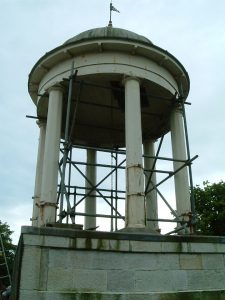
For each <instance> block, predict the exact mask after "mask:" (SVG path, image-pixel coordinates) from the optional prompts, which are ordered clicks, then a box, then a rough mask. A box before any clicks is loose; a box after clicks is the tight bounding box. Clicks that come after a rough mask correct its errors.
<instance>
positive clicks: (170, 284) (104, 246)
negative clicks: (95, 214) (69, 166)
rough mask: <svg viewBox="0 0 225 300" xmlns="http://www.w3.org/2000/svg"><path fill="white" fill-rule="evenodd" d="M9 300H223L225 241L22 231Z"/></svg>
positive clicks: (100, 233) (30, 229) (43, 229)
mask: <svg viewBox="0 0 225 300" xmlns="http://www.w3.org/2000/svg"><path fill="white" fill-rule="evenodd" d="M16 265H17V268H16V272H15V276H14V282H13V287H14V295H13V300H71V299H74V300H88V299H90V300H92V299H94V300H100V299H101V300H128V299H129V300H134V299H137V300H139V299H140V300H148V299H152V300H167V299H168V300H178V299H179V300H180V299H182V300H186V299H190V300H195V299H196V300H200V299H204V300H209V299H213V300H222V299H225V237H202V236H161V235H149V234H146V233H142V234H141V233H140V234H135V233H125V232H120V233H109V232H93V231H92V232H91V231H84V230H74V229H60V228H53V227H52V228H48V227H46V228H37V227H28V226H26V227H22V233H21V239H20V243H19V247H18V251H17V257H16Z"/></svg>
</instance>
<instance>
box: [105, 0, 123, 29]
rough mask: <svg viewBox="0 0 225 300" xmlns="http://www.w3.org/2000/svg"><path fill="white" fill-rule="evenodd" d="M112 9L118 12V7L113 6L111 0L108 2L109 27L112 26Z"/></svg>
mask: <svg viewBox="0 0 225 300" xmlns="http://www.w3.org/2000/svg"><path fill="white" fill-rule="evenodd" d="M112 11H115V12H118V13H119V12H120V11H119V10H118V9H116V8H115V6H113V4H112V0H111V2H110V18H109V25H108V26H109V27H112Z"/></svg>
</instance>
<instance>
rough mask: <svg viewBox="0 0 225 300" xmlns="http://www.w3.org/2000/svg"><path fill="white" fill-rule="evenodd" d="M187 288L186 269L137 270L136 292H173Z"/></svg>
mask: <svg viewBox="0 0 225 300" xmlns="http://www.w3.org/2000/svg"><path fill="white" fill-rule="evenodd" d="M185 289H187V275H186V272H185V271H178V270H177V271H161V270H160V271H137V272H136V273H135V291H136V292H165V291H168V292H172V291H174V292H175V291H182V290H185Z"/></svg>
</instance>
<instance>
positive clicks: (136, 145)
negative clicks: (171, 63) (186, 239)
mask: <svg viewBox="0 0 225 300" xmlns="http://www.w3.org/2000/svg"><path fill="white" fill-rule="evenodd" d="M124 84H125V134H126V159H127V162H126V212H125V219H126V227H128V228H129V227H130V228H144V227H145V205H144V171H143V166H142V129H141V101H140V83H139V80H138V79H137V78H134V77H127V78H125V80H124Z"/></svg>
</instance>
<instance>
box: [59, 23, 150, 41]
mask: <svg viewBox="0 0 225 300" xmlns="http://www.w3.org/2000/svg"><path fill="white" fill-rule="evenodd" d="M99 38H100V39H117V40H118V39H121V40H128V41H134V42H139V43H142V44H143V43H144V44H148V45H149V44H150V45H152V44H153V43H152V42H151V41H150V40H149V39H147V38H146V37H144V36H142V35H139V34H137V33H134V32H132V31H129V30H125V29H122V28H115V27H110V26H107V27H100V28H93V29H90V30H87V31H84V32H82V33H80V34H78V35H75V36H74V37H72V38H71V39H69V40H67V41H66V42H65V43H64V45H65V44H71V43H75V42H81V41H87V40H95V39H99Z"/></svg>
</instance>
